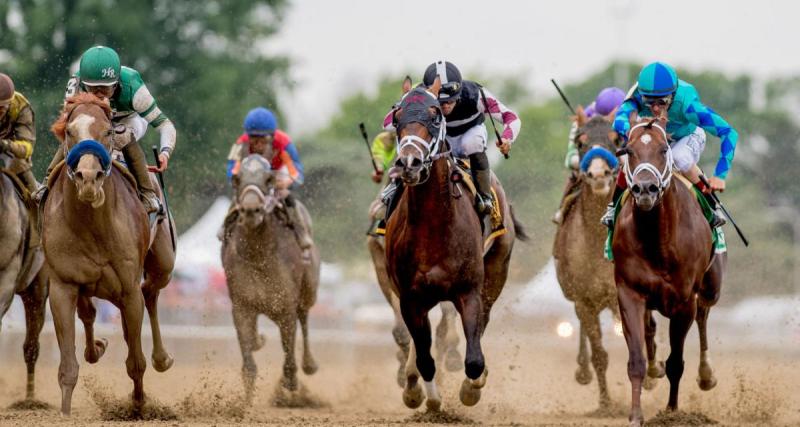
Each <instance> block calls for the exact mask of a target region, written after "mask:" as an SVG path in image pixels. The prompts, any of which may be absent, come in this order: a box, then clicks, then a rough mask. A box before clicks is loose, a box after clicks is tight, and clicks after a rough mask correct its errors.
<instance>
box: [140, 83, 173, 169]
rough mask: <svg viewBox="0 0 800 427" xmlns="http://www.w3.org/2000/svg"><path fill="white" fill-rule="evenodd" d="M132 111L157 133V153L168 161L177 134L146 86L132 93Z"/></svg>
mask: <svg viewBox="0 0 800 427" xmlns="http://www.w3.org/2000/svg"><path fill="white" fill-rule="evenodd" d="M133 109H134V110H135V111H136V112H137V113H138V114H139V115H140V116H141V117H143V118H144V119H145V120H147V123H148V124H149V125H150V126H152V127H153V128H154V129H155V130H156V131H158V133H159V135H160V137H161V143H160V149H159V152H160V153H161V154H164V155H166V157H167V158H168V159H169V157H170V156H171V155H172V152H173V151H174V150H175V143H176V141H177V136H178V134H177V131H176V130H175V125H173V124H172V121H171V120H170V119H169V118H168V117H167V116H166V114H164V113H163V112H162V111H161V109H160V108H158V105H157V104H156V100H155V98H153V95H151V94H150V91H149V90H148V89H147V86H145V85H141V86H140V87H139V88H138V89H137V90H136V93H134V95H133Z"/></svg>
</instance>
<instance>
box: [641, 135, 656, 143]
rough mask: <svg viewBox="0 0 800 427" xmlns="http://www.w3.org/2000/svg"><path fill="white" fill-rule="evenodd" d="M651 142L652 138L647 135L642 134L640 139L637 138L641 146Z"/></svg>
mask: <svg viewBox="0 0 800 427" xmlns="http://www.w3.org/2000/svg"><path fill="white" fill-rule="evenodd" d="M652 140H653V137H651V136H650V135H649V134H644V135H642V137H641V138H639V141H642V144H644V145H647V144H649V143H650V141H652Z"/></svg>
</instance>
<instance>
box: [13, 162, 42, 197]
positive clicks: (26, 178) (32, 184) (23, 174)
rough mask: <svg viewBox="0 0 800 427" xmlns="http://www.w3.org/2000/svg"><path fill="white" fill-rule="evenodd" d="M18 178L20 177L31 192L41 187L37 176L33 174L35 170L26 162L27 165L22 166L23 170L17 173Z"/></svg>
mask: <svg viewBox="0 0 800 427" xmlns="http://www.w3.org/2000/svg"><path fill="white" fill-rule="evenodd" d="M19 163H22V162H19ZM17 178H19V180H20V181H21V182H22V185H24V186H25V188H26V189H27V190H28V191H29V192H30V193H31V194H33V193H34V192H35V191H36V190H37V189H38V188H39V183H37V182H36V177H35V176H33V170H31V167H30V165H28V164H25V167H23V168H22V171H20V172H18V173H17Z"/></svg>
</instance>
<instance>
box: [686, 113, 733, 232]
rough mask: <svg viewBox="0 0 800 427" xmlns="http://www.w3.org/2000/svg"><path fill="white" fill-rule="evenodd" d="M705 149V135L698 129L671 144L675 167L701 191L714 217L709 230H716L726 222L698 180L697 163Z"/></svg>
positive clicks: (714, 201)
mask: <svg viewBox="0 0 800 427" xmlns="http://www.w3.org/2000/svg"><path fill="white" fill-rule="evenodd" d="M705 148H706V133H705V131H703V129H701V128H699V127H698V128H697V129H696V130H695V131H694V132H693V133H690V134H689V135H687V136H685V137H683V138H681V139H680V140H678V141H677V142H675V143H674V144H672V158H673V160H674V161H675V167H677V168H678V170H679V171H681V173H682V174H683V176H685V177H686V178H687V179H689V181H690V182H691V183H692V184H694V186H695V187H697V188H698V189H699V190H700V191H702V193H703V196H704V197H705V199H706V201H708V204H709V206H711V209H712V210H713V215H714V217H713V218H712V219H711V221H710V222H709V223H710V225H711V228H717V227H721V226H723V225H725V223H726V222H727V221H726V220H725V217H724V216H722V213H721V212H720V209H719V206H718V204H717V202H716V200H714V197H712V195H711V189H710V188H706V186H705V185H704V184H703V183H702V180H701V179H700V176H701V175H702V174H703V171H701V170H700V168H699V167H698V166H697V162H698V161H699V160H700V155H701V154H703V150H704V149H705Z"/></svg>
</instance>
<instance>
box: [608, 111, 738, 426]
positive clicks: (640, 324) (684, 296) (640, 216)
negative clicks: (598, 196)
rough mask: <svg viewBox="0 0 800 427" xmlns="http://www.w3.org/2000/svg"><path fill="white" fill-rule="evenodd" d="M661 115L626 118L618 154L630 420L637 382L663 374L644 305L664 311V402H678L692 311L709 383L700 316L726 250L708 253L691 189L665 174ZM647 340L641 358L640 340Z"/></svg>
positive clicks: (618, 258) (706, 232) (618, 266)
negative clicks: (623, 185) (624, 194)
mask: <svg viewBox="0 0 800 427" xmlns="http://www.w3.org/2000/svg"><path fill="white" fill-rule="evenodd" d="M665 129H666V122H665V121H664V119H659V120H655V119H652V118H651V119H649V120H647V121H644V122H637V121H634V120H632V123H631V131H630V133H629V141H630V142H629V143H628V145H627V147H626V148H624V149H623V150H622V152H621V153H620V154H624V155H627V158H623V159H624V164H625V166H624V170H625V174H626V179H627V182H628V185H629V186H630V191H631V194H632V197H631V198H630V199H629V200H628V201H627V202H626V203H624V204H623V206H622V207H621V211H620V213H619V217H618V219H617V221H616V226H615V229H614V239H613V242H612V251H613V255H614V260H615V264H614V279H615V281H616V283H617V293H618V298H619V306H620V310H621V314H622V325H623V331H624V334H625V340H626V341H627V343H628V378H629V379H630V381H631V400H632V402H631V414H630V417H629V419H630V422H631V425H633V426H640V425H641V424H642V423H643V421H644V418H643V415H642V409H641V402H640V398H641V391H642V382H643V380H644V379H645V374H647V375H648V376H650V377H657V376H661V375H663V370H662V369H661V366H660V365H659V364H657V363H656V356H655V352H656V347H655V342H654V335H655V322H654V321H653V319H652V312H651V310H658V311H659V312H660V313H661V314H663V315H664V316H666V317H668V318H669V319H670V324H669V338H670V355H669V358H667V363H666V375H667V378H669V383H670V390H669V402H668V403H667V409H668V410H676V409H677V408H678V386H679V384H680V379H681V376H682V375H683V345H684V341H685V340H686V334H687V333H688V331H689V328H690V327H691V325H692V321H693V320H694V319H695V316H696V318H697V326H698V329H699V335H700V351H701V355H700V367H699V377H698V380H697V381H698V384H699V386H700V388H701V389H703V390H710V389H711V388H713V387H714V386H715V385H716V379H715V378H714V374H713V370H712V369H711V364H710V358H709V356H708V341H707V339H706V320H707V318H708V312H709V310H710V308H711V306H713V305H714V304H715V303H716V302H717V300H718V299H719V295H720V289H721V286H722V278H723V272H724V269H725V265H726V263H727V255H726V254H724V253H723V254H715V251H714V248H713V247H712V235H711V229H710V228H709V225H708V221H706V219H705V217H704V216H703V212H702V210H701V208H700V206H699V204H698V203H697V199H696V197H695V194H694V193H693V192H692V191H691V190H689V189H688V188H687V187H686V186H685V185H684V184H682V183H681V182H679V181H678V178H674V177H673V176H672V169H673V167H674V164H673V162H672V151H671V149H670V146H669V143H668V138H667V133H666V131H665ZM644 346H646V348H647V363H648V364H647V365H645V358H644V354H643V347H644Z"/></svg>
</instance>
